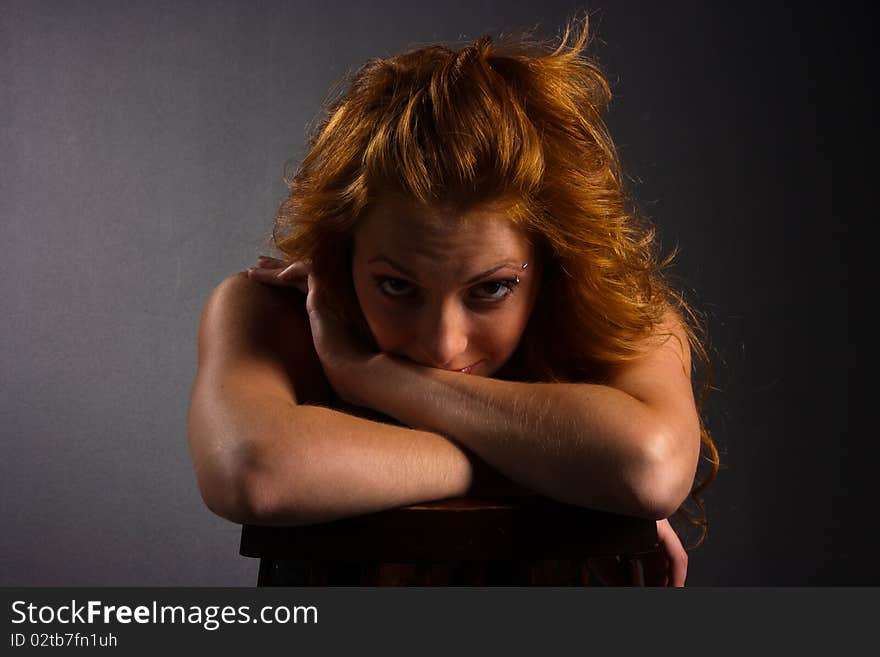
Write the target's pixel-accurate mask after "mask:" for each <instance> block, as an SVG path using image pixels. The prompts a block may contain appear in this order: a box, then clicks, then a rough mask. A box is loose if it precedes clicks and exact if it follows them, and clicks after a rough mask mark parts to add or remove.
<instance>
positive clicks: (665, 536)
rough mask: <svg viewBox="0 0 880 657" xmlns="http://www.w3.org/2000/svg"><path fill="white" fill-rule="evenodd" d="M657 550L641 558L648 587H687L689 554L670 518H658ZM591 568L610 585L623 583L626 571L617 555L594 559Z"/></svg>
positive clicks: (621, 584)
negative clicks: (685, 585)
mask: <svg viewBox="0 0 880 657" xmlns="http://www.w3.org/2000/svg"><path fill="white" fill-rule="evenodd" d="M657 540H658V545H657V549H656V550H655V551H654V552H651V553H650V554H648V555H646V556H644V557H642V559H641V561H642V566H643V569H644V578H645V586H676V587H682V586H684V582H685V579H686V578H687V565H688V556H687V552H685V549H684V546H683V545H682V544H681V541H680V540H679V539H678V535H677V534H676V533H675V530H674V529H672V525H670V524H669V520H658V521H657ZM589 564H590V568H591V569H592V570H593V572H594V573H596V575H598V577H599V579H600V580H601V581H602V582H603V583H604V584H605V585H607V586H623V585H625V584H626V581H627V580H626V576H627V574H626V573H625V572H624V571H623V568H622V566H621V564H619V563H618V562H617V560H616V559H615V558H607V557H603V558H592V559H590V560H589Z"/></svg>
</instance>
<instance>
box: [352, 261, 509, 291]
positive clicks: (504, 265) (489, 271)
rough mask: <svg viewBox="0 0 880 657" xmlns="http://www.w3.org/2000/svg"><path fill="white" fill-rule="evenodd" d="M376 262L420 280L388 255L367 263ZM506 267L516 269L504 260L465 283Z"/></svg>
mask: <svg viewBox="0 0 880 657" xmlns="http://www.w3.org/2000/svg"><path fill="white" fill-rule="evenodd" d="M374 262H385V263H387V264H389V265H391V266H392V267H394V268H395V269H396V270H397V271H399V272H400V273H402V274H405V275H406V276H409V277H410V278H411V279H413V280H414V281H416V282H417V283H418V282H419V278H418V276H416V275H415V274H414V273H413V272H412V271H410V270H409V269H407V268H406V267H404V266H403V265H401V264H400V263H398V262H395V261H394V260H392V259H391V258H389V257H388V256H385V255H378V256H376V257H375V258H372V259H370V260H368V261H367V264H368V265H369V264H373V263H374ZM505 267H510V268H511V269H516V265H514V264H513V263H510V262H502V263H501V264H499V265H495V266H494V267H492V268H490V269H487V270H486V271H484V272H480V273H479V274H477V275H476V276H472V277H471V278H469V279H468V280H466V281H465V282H464V283H465V285H470V284H471V283H476V282H477V281H479V280H480V279H482V278H486V277H487V276H491V275H492V274H494V273H495V272H496V271H498V270H499V269H504V268H505Z"/></svg>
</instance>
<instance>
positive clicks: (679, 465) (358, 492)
mask: <svg viewBox="0 0 880 657" xmlns="http://www.w3.org/2000/svg"><path fill="white" fill-rule="evenodd" d="M587 33H588V31H587V26H586V22H585V23H584V25H583V27H582V29H580V30H579V31H575V32H572V31H571V30H567V31H566V34H565V36H564V37H563V39H562V43H561V45H560V46H559V47H558V48H556V49H555V50H551V49H549V48H547V47H545V46H543V45H541V44H534V43H530V42H528V41H526V40H521V41H510V42H507V43H503V44H496V43H493V42H492V40H491V39H489V38H488V37H483V38H481V39H479V40H478V41H477V42H475V43H474V44H472V45H470V46H468V47H466V48H463V49H462V50H460V51H457V52H456V51H453V50H450V49H447V48H445V47H441V46H436V47H428V48H422V49H418V50H414V51H411V52H408V53H404V54H402V55H399V56H396V57H392V58H389V59H385V60H375V61H371V62H369V63H367V64H366V65H365V66H364V67H362V68H361V69H360V70H359V71H358V72H357V74H356V75H355V76H354V78H353V79H352V81H351V85H350V88H349V89H348V91H347V93H346V94H344V95H343V96H342V97H341V98H340V99H339V100H338V101H336V102H335V103H334V104H332V106H331V107H329V110H328V112H327V114H326V116H325V118H324V121H323V123H322V124H321V126H320V127H319V129H318V130H317V132H316V134H315V135H314V136H313V138H312V139H311V143H310V148H309V150H308V153H307V154H306V156H305V158H304V160H303V162H302V163H301V165H300V167H299V168H298V170H297V172H296V174H295V176H294V177H293V178H292V180H290V181H289V186H290V194H289V196H288V197H287V199H286V200H285V202H284V203H283V204H282V206H281V208H280V210H279V212H278V215H277V217H276V225H275V233H274V235H275V243H276V246H277V247H278V248H279V249H280V251H281V252H282V253H283V254H284V259H283V260H276V259H270V258H262V259H261V260H260V262H259V265H260V266H259V267H257V268H254V269H251V270H249V271H248V272H247V273H241V274H238V275H235V276H233V277H230V278H229V279H227V280H226V281H224V282H223V283H222V284H221V285H220V286H219V287H218V288H217V290H215V292H214V293H213V294H212V296H211V298H210V300H209V302H208V304H207V306H206V308H205V312H204V315H203V319H202V326H201V331H200V340H199V345H200V348H199V369H198V374H197V377H196V382H195V386H194V389H193V398H192V404H191V410H190V429H189V430H190V445H191V450H192V454H193V459H194V463H195V466H196V471H197V476H198V481H199V486H200V490H201V491H202V495H203V497H204V499H205V501H206V503H207V504H208V506H209V507H210V508H211V509H212V510H213V511H215V512H216V513H218V514H220V515H221V516H224V517H226V518H228V519H230V520H233V521H235V522H243V523H244V522H248V523H261V524H287V525H290V524H307V523H314V522H323V521H328V520H332V519H335V518H340V517H345V516H352V515H358V514H363V513H369V512H372V511H377V510H381V509H386V508H391V507H397V506H403V505H406V504H412V503H416V502H420V501H425V500H433V499H442V498H447V497H456V496H462V495H467V494H469V493H473V492H474V491H475V490H485V489H486V488H487V487H492V488H493V489H494V490H498V489H501V490H504V491H505V492H507V493H515V492H516V491H522V490H525V491H534V492H536V493H538V494H541V495H545V496H548V497H551V498H554V499H558V500H560V501H563V502H568V503H572V504H576V505H581V506H585V507H591V508H595V509H600V510H604V511H609V512H613V513H620V514H626V515H632V516H642V517H646V518H652V519H656V520H657V521H658V533H659V536H660V539H661V543H662V546H663V552H662V554H661V555H660V556H661V558H662V562H663V563H662V565H663V566H664V569H665V572H663V573H662V574H661V576H660V581H659V583H670V584H674V585H682V584H683V583H684V576H685V572H686V560H687V559H686V553H685V551H684V549H683V548H682V547H681V543H680V542H679V540H678V538H677V536H676V534H675V532H674V531H672V529H671V527H670V525H669V523H668V521H667V520H666V518H668V517H669V516H671V515H672V514H673V513H675V512H676V511H677V510H681V506H682V503H683V502H684V501H685V498H687V497H688V495H689V494H691V496H692V497H693V499H694V500H695V501H696V502H697V504H698V505H699V499H698V498H697V494H698V493H699V492H700V491H701V490H702V488H704V487H705V486H706V485H707V484H708V483H709V482H710V481H711V479H712V478H713V477H714V475H715V472H716V471H717V452H716V451H715V449H714V445H713V444H712V441H711V438H710V437H709V436H708V434H707V433H706V431H705V430H704V429H703V427H702V424H701V421H700V418H699V413H698V406H697V405H696V404H695V400H694V394H693V388H692V384H691V348H694V349H695V351H696V352H697V354H698V355H700V356H702V357H703V358H704V359H705V352H704V351H703V350H702V347H701V346H700V342H699V340H698V339H697V337H696V333H695V331H694V328H696V327H697V325H696V321H695V319H694V317H693V314H692V313H691V312H690V310H689V308H688V306H687V304H686V303H685V302H684V300H683V299H682V298H681V297H680V296H679V295H677V294H676V293H675V292H674V290H673V289H672V288H671V287H670V286H669V285H668V284H667V283H666V281H665V278H664V276H663V270H664V268H665V267H666V265H668V263H669V261H670V260H671V259H672V257H671V256H670V257H668V258H666V259H664V260H660V259H659V258H658V257H657V255H656V253H655V243H654V232H653V230H652V229H651V227H650V225H649V224H648V223H647V222H645V221H644V220H642V219H641V218H640V217H639V216H638V215H637V214H636V213H635V212H634V211H633V210H632V209H631V208H630V203H629V202H628V199H627V197H626V195H625V192H624V189H623V184H622V176H621V172H620V166H619V163H618V158H617V154H616V151H615V148H614V145H613V142H612V141H611V138H610V136H609V135H608V133H607V130H606V128H605V126H604V123H603V121H602V114H603V112H604V110H605V108H606V106H607V104H608V102H609V100H610V93H609V88H608V84H607V82H606V80H605V78H604V77H603V75H602V74H601V72H600V71H599V69H598V68H597V67H596V66H595V65H594V64H593V63H592V62H590V61H589V60H587V59H586V58H585V57H584V56H583V51H584V49H585V47H586V43H587ZM572 35H573V38H571V37H572ZM569 41H571V43H569ZM261 283H262V284H265V283H269V284H270V285H261ZM285 286H287V287H288V289H287V290H284V289H283V288H284V287H285ZM279 288H281V289H279ZM300 291H302V292H305V293H306V297H305V303H303V296H302V294H301V293H300ZM689 322H691V323H693V324H694V326H691V324H689ZM707 385H708V384H707ZM701 443H702V445H704V446H705V447H706V448H707V449H708V451H709V455H710V462H711V463H712V465H713V470H712V471H711V473H710V474H709V477H708V479H707V481H705V482H704V483H703V484H702V486H700V487H697V488H693V484H694V479H695V472H696V469H697V465H698V458H699V453H700V448H701ZM484 464H488V466H490V467H485V465H484ZM699 506H700V510H701V511H702V506H701V505H699ZM682 512H683V511H682ZM689 519H690V518H689ZM691 520H692V522H695V524H702V525H703V526H704V527H705V518H703V519H702V520H700V521H694V520H693V519H691Z"/></svg>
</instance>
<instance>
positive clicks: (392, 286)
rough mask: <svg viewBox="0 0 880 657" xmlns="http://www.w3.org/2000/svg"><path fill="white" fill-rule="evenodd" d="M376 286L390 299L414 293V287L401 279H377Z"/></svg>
mask: <svg viewBox="0 0 880 657" xmlns="http://www.w3.org/2000/svg"><path fill="white" fill-rule="evenodd" d="M376 284H377V285H378V286H379V289H380V290H381V291H382V293H383V294H385V295H387V296H389V297H404V296H406V295H407V294H409V293H410V292H411V291H412V285H411V284H410V283H407V282H406V281H403V280H401V279H399V278H383V277H377V278H376Z"/></svg>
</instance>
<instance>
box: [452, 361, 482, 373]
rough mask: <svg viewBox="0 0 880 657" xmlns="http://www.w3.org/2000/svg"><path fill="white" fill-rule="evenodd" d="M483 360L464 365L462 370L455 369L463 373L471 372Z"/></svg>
mask: <svg viewBox="0 0 880 657" xmlns="http://www.w3.org/2000/svg"><path fill="white" fill-rule="evenodd" d="M482 362H483V361H482V360H478V361H477V362H476V363H473V364H472V365H468V366H467V367H463V368H461V369H460V370H455V371H456V372H461V373H463V374H470V373H471V372H472V371H473V369H474V368H475V367H476V366H477V365H479V364H480V363H482Z"/></svg>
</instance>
